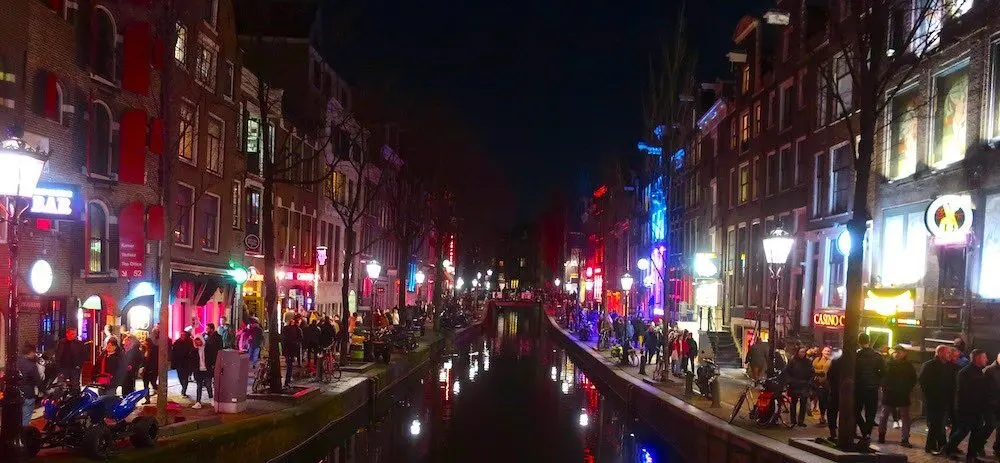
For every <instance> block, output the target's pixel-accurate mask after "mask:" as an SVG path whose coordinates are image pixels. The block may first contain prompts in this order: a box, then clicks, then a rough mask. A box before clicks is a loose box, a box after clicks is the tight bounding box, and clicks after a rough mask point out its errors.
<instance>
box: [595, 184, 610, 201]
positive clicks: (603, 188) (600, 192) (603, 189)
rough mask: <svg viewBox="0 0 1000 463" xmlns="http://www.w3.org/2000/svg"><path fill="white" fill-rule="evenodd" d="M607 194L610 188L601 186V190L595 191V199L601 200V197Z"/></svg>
mask: <svg viewBox="0 0 1000 463" xmlns="http://www.w3.org/2000/svg"><path fill="white" fill-rule="evenodd" d="M607 192H608V187H607V186H606V185H601V187H600V188H598V189H596V190H594V197H595V198H600V197H601V196H604V194H605V193H607Z"/></svg>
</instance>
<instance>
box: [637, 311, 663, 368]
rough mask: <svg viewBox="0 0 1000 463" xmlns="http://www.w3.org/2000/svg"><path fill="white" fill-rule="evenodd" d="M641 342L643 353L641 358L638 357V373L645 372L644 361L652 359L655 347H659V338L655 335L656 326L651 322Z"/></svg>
mask: <svg viewBox="0 0 1000 463" xmlns="http://www.w3.org/2000/svg"><path fill="white" fill-rule="evenodd" d="M642 344H643V354H642V358H640V359H639V374H640V375H645V374H646V363H647V362H652V361H653V356H654V355H656V351H657V349H659V348H660V345H659V339H658V338H657V336H656V328H654V325H653V324H652V323H650V324H649V328H647V329H646V334H645V335H644V336H643V339H642Z"/></svg>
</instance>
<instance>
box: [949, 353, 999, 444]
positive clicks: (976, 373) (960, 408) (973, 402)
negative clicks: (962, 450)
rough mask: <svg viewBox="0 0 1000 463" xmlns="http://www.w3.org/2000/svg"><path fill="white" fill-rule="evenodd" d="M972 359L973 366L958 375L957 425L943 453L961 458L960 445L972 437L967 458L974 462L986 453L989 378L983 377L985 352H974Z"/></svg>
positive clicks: (956, 388)
mask: <svg viewBox="0 0 1000 463" xmlns="http://www.w3.org/2000/svg"><path fill="white" fill-rule="evenodd" d="M969 359H970V363H969V364H968V365H966V366H965V367H964V368H962V369H961V370H960V371H959V372H958V380H957V381H956V382H955V422H954V423H953V424H952V430H951V435H950V436H948V443H947V444H946V445H945V447H944V450H942V452H941V453H943V454H946V455H948V456H949V457H952V458H954V457H955V456H956V455H958V445H959V444H961V443H962V441H963V440H965V438H966V436H970V435H971V437H969V448H968V452H966V455H967V457H968V459H969V461H974V459H975V458H976V457H977V456H979V455H981V454H982V453H983V447H984V445H985V444H986V437H987V435H984V434H988V431H987V428H986V426H984V424H985V421H986V413H987V412H988V411H989V404H990V396H989V394H990V379H989V378H987V377H986V375H985V374H983V368H985V367H986V351H983V350H980V349H975V350H973V351H972V354H971V355H969Z"/></svg>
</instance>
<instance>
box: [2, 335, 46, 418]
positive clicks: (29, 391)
mask: <svg viewBox="0 0 1000 463" xmlns="http://www.w3.org/2000/svg"><path fill="white" fill-rule="evenodd" d="M16 365H17V371H19V372H20V373H21V384H20V385H19V386H18V387H20V389H21V395H23V396H24V405H23V406H22V407H21V426H27V425H28V424H30V423H31V414H32V413H34V412H35V399H36V398H37V389H38V388H40V387H42V374H41V373H39V372H38V352H37V351H36V347H35V345H34V344H31V343H26V344H25V345H24V346H23V347H22V348H21V356H20V357H18V358H17V363H16ZM4 413H6V412H4Z"/></svg>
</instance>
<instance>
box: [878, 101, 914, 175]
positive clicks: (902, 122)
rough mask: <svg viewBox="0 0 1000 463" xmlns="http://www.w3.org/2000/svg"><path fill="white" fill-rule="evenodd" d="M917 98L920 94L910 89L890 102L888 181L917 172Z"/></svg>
mask: <svg viewBox="0 0 1000 463" xmlns="http://www.w3.org/2000/svg"><path fill="white" fill-rule="evenodd" d="M919 98H920V93H919V92H918V91H917V90H916V89H911V90H907V91H905V92H902V93H900V94H899V95H897V96H896V98H895V99H894V100H893V102H892V106H891V113H890V117H891V118H892V127H891V130H892V138H891V139H890V140H889V163H888V164H889V165H888V166H887V169H888V172H886V174H887V175H888V177H889V179H890V180H896V179H900V178H904V177H908V176H910V175H913V173H914V172H916V171H917V140H918V139H919V132H920V120H919V119H918V118H917V108H919V105H920V99H919Z"/></svg>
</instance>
